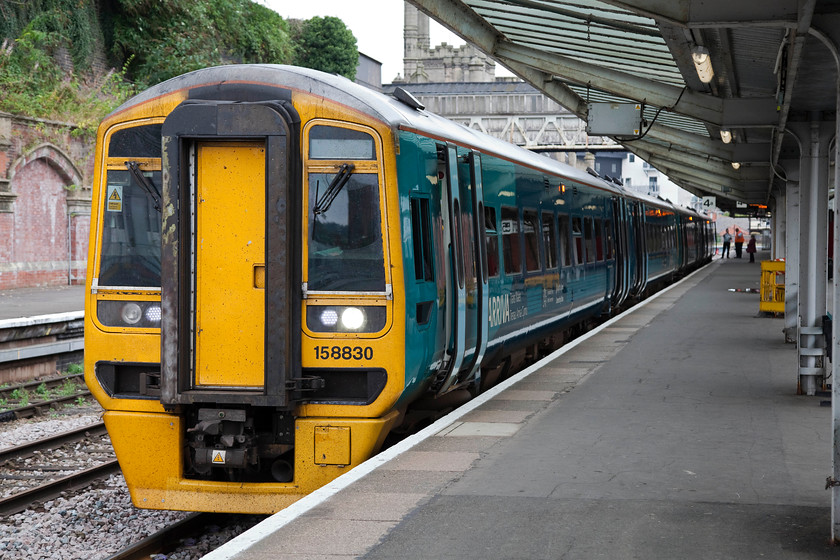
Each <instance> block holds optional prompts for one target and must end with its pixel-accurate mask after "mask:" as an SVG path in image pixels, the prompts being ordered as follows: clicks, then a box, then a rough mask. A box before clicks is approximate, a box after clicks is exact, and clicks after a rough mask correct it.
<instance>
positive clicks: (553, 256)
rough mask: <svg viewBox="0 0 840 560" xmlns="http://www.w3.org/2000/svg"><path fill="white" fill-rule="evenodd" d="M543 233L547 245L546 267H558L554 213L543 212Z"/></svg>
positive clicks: (544, 242)
mask: <svg viewBox="0 0 840 560" xmlns="http://www.w3.org/2000/svg"><path fill="white" fill-rule="evenodd" d="M542 235H543V245H544V246H545V267H546V268H547V269H552V268H557V236H556V235H555V234H554V214H553V213H551V212H543V213H542Z"/></svg>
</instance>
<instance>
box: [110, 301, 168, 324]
mask: <svg viewBox="0 0 840 560" xmlns="http://www.w3.org/2000/svg"><path fill="white" fill-rule="evenodd" d="M96 317H97V319H99V322H100V323H102V324H103V325H104V326H106V327H133V328H140V329H159V328H160V302H159V301H125V300H99V301H97V302H96Z"/></svg>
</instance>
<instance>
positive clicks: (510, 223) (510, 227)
mask: <svg viewBox="0 0 840 560" xmlns="http://www.w3.org/2000/svg"><path fill="white" fill-rule="evenodd" d="M519 237H520V235H519V216H518V212H517V210H516V208H505V207H504V206H503V207H502V253H503V255H502V260H503V261H504V266H505V274H519V273H520V272H522V254H521V253H522V249H521V246H520V240H519Z"/></svg>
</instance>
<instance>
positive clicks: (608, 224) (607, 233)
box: [604, 220, 615, 260]
mask: <svg viewBox="0 0 840 560" xmlns="http://www.w3.org/2000/svg"><path fill="white" fill-rule="evenodd" d="M604 238H605V239H606V240H607V244H606V249H607V252H606V257H607V260H610V259H612V258H613V244H614V243H615V240H614V239H613V227H612V220H604Z"/></svg>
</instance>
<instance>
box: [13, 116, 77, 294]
mask: <svg viewBox="0 0 840 560" xmlns="http://www.w3.org/2000/svg"><path fill="white" fill-rule="evenodd" d="M72 132H73V127H72V126H71V125H67V124H64V123H56V122H51V121H45V120H40V119H31V118H24V117H17V116H13V115H8V114H4V113H0V239H2V240H3V242H0V290H2V289H10V288H22V287H30V286H55V285H66V284H81V283H84V278H85V260H86V258H87V245H88V231H89V228H90V193H91V182H92V177H93V141H92V140H91V139H89V138H85V137H77V136H75V135H73V134H72Z"/></svg>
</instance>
